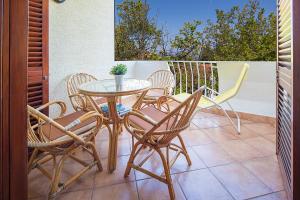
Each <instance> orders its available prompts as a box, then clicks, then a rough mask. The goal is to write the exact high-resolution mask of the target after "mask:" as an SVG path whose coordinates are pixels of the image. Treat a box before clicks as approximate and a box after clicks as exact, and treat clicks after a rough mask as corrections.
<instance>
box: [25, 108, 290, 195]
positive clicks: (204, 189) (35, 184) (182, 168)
mask: <svg viewBox="0 0 300 200" xmlns="http://www.w3.org/2000/svg"><path fill="white" fill-rule="evenodd" d="M241 132H242V133H241V135H237V134H236V132H235V131H234V129H233V128H232V127H231V126H230V124H229V121H228V120H227V119H226V118H224V117H221V116H217V115H213V114H208V113H198V114H197V115H196V116H195V118H194V119H193V123H192V124H191V127H190V128H189V129H188V130H186V131H184V132H182V134H181V135H182V136H183V138H184V140H185V144H186V146H187V147H188V151H189V154H190V157H191V159H192V166H190V167H189V166H188V165H187V163H186V161H185V159H184V158H183V157H180V158H179V159H178V160H177V162H176V163H175V165H174V166H173V168H172V174H173V177H172V178H173V185H174V188H175V191H176V198H177V199H180V200H181V199H192V200H194V199H195V200H198V199H203V200H218V199H222V200H227V199H255V200H271V199H272V200H284V199H286V197H285V192H284V191H283V185H282V180H281V175H280V171H279V167H278V162H277V158H276V155H275V129H274V127H273V126H271V125H270V124H265V123H254V122H251V121H242V130H241ZM96 143H97V148H98V152H99V153H100V157H101V159H102V165H103V166H104V168H105V169H104V171H103V172H102V173H98V172H97V171H96V168H94V169H93V170H91V171H90V172H88V173H87V174H85V175H84V176H83V177H82V178H80V179H79V181H77V182H76V183H74V184H73V185H71V186H70V187H69V188H68V189H67V191H65V192H64V193H61V194H60V195H59V196H58V198H57V199H64V200H67V199H72V200H77V199H80V200H85V199H93V200H96V199H109V200H118V199H122V200H129V199H130V200H134V199H144V200H150V199H157V200H163V199H169V197H168V190H167V186H166V185H165V184H163V183H160V182H159V181H157V180H154V179H150V178H149V177H148V176H147V175H144V174H142V173H139V172H136V171H132V172H131V174H130V176H129V178H127V179H125V178H123V174H124V171H125V167H126V163H127V161H128V158H129V154H130V148H131V144H130V143H131V139H130V136H129V134H128V133H126V132H124V133H122V135H121V136H120V138H119V151H118V154H119V157H118V165H117V170H116V171H115V172H114V173H113V174H108V173H107V171H106V163H107V149H108V134H107V131H106V130H105V129H104V130H102V131H101V132H100V133H99V134H98V136H97V140H96ZM79 153H80V155H79V156H84V154H85V152H79ZM86 157H87V158H89V157H88V156H86ZM48 165H49V167H51V166H50V164H48ZM77 166H79V165H77V164H75V163H72V161H69V162H68V163H67V164H66V165H65V168H64V169H65V171H64V174H63V177H67V176H68V174H71V173H72V171H74V170H76V168H77ZM145 166H146V167H147V168H148V169H151V170H153V171H156V172H158V173H159V174H160V172H161V170H162V165H161V163H160V162H159V160H158V156H157V155H154V156H153V157H152V158H151V159H150V160H149V161H148V162H147V163H145ZM48 189H49V180H48V179H47V178H45V177H44V176H42V175H41V173H40V172H38V171H36V170H35V171H32V172H31V173H30V175H29V198H30V199H46V196H45V195H46V194H47V191H48Z"/></svg>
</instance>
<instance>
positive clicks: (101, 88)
mask: <svg viewBox="0 0 300 200" xmlns="http://www.w3.org/2000/svg"><path fill="white" fill-rule="evenodd" d="M150 86H151V83H150V82H149V81H147V80H137V79H124V82H123V84H122V85H116V83H115V79H106V80H99V81H91V82H88V83H84V84H82V85H81V86H80V87H79V92H80V93H82V94H85V95H89V96H101V97H105V96H125V95H131V94H136V93H139V92H143V91H145V90H147V89H149V88H150Z"/></svg>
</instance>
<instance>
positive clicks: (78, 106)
mask: <svg viewBox="0 0 300 200" xmlns="http://www.w3.org/2000/svg"><path fill="white" fill-rule="evenodd" d="M96 80H97V78H95V77H94V76H92V75H90V74H86V73H78V74H73V75H71V76H70V78H69V79H68V81H67V90H68V95H69V98H70V101H71V103H72V106H73V108H74V110H76V111H79V110H84V111H88V110H90V109H89V107H90V105H89V101H87V99H86V98H85V96H84V95H82V94H80V93H79V92H78V87H79V86H80V85H81V84H83V83H87V82H90V81H96ZM95 101H96V103H97V104H102V103H106V100H105V98H97V99H95Z"/></svg>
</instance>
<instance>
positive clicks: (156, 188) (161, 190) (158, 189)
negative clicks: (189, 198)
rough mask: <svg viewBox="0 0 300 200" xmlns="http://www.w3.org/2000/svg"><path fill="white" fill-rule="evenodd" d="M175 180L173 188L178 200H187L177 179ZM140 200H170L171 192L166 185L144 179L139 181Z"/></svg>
mask: <svg viewBox="0 0 300 200" xmlns="http://www.w3.org/2000/svg"><path fill="white" fill-rule="evenodd" d="M172 179H173V187H174V192H175V196H176V200H177V199H178V200H185V197H184V194H183V192H182V191H181V189H180V186H179V185H178V183H177V181H176V178H174V177H172ZM137 185H138V192H139V197H140V200H158V199H159V200H169V199H170V196H169V190H168V186H167V185H166V184H165V183H162V182H160V181H158V180H155V179H152V178H151V179H144V180H140V181H137Z"/></svg>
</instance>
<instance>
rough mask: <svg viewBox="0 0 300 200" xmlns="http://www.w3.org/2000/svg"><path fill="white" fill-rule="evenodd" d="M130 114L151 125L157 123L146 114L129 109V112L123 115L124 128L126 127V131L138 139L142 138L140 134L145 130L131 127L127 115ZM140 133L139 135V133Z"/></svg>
mask: <svg viewBox="0 0 300 200" xmlns="http://www.w3.org/2000/svg"><path fill="white" fill-rule="evenodd" d="M130 116H135V117H138V118H139V119H141V120H143V121H145V122H147V123H149V124H151V125H152V126H156V125H157V122H156V121H155V120H153V119H152V118H150V117H149V116H146V115H144V114H143V113H141V112H139V111H137V110H134V111H131V112H129V113H127V114H126V115H125V117H124V126H125V128H126V129H127V131H128V132H129V133H130V134H132V135H133V136H134V137H136V138H139V139H142V137H143V136H142V135H144V134H145V130H143V129H138V128H136V127H132V126H131V125H130V123H129V121H130V120H129V117H130ZM139 134H141V135H139Z"/></svg>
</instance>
